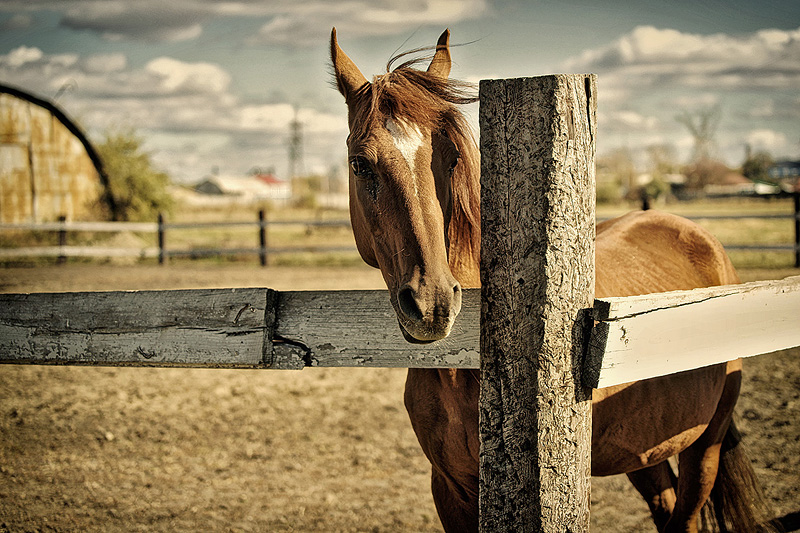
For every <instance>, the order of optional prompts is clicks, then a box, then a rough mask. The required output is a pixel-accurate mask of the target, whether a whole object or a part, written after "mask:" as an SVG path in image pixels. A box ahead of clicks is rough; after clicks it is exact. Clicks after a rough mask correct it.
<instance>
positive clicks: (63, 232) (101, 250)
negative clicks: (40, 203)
mask: <svg viewBox="0 0 800 533" xmlns="http://www.w3.org/2000/svg"><path fill="white" fill-rule="evenodd" d="M793 204H794V206H793V207H794V209H793V210H794V213H772V214H758V215H757V214H743V215H719V214H703V213H697V214H688V215H682V216H684V217H686V218H688V219H691V220H695V221H698V220H748V219H762V220H792V221H793V223H794V243H781V244H759V243H753V244H726V243H723V244H724V245H725V248H726V249H728V250H744V251H772V252H789V253H793V254H794V266H795V268H800V195H797V194H795V195H794V196H793ZM598 220H606V218H599V219H598ZM291 225H300V226H307V227H347V228H349V227H350V221H349V220H267V218H266V217H265V215H264V212H263V211H259V213H258V220H255V221H252V222H247V221H240V222H166V221H165V220H164V218H163V216H159V219H158V222H156V223H153V222H66V221H65V220H63V217H62V220H60V221H59V222H44V223H25V224H0V231H56V232H58V234H59V245H58V246H37V247H24V248H2V249H0V260H8V259H20V258H25V257H57V258H58V261H59V263H63V262H65V261H66V258H67V257H139V258H152V257H157V258H158V261H159V263H161V264H163V263H165V262H166V261H167V259H168V258H170V257H188V258H192V259H197V258H204V257H212V256H222V255H258V257H259V260H260V262H261V265H262V266H267V265H268V264H269V258H270V256H271V255H273V254H287V253H303V252H309V253H324V252H354V251H356V249H355V247H353V246H281V247H277V246H272V247H271V246H269V235H268V230H269V228H270V227H276V226H291ZM254 226H255V227H256V228H257V229H258V246H257V247H253V248H205V249H190V250H174V249H173V250H170V249H168V248H167V244H166V242H167V240H166V233H167V232H168V231H172V230H187V229H203V228H209V229H210V228H231V227H254ZM71 231H85V232H122V231H131V232H140V233H157V235H158V245H157V246H156V247H149V248H110V247H103V246H69V245H67V244H66V243H67V233H68V232H71Z"/></svg>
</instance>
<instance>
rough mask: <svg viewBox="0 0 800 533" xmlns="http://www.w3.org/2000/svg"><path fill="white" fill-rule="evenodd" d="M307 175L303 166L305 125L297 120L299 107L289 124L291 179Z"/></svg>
mask: <svg viewBox="0 0 800 533" xmlns="http://www.w3.org/2000/svg"><path fill="white" fill-rule="evenodd" d="M302 174H305V168H304V164H303V124H302V123H301V122H300V120H299V119H298V118H297V107H295V108H294V119H292V121H291V122H290V123H289V179H294V178H296V177H298V176H300V175H302Z"/></svg>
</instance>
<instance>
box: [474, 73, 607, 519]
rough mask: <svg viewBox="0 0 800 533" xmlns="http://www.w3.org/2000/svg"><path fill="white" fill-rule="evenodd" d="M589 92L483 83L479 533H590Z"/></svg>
mask: <svg viewBox="0 0 800 533" xmlns="http://www.w3.org/2000/svg"><path fill="white" fill-rule="evenodd" d="M595 83H596V82H595V77H594V76H593V75H588V76H584V75H573V74H570V75H556V76H544V77H539V78H524V79H510V80H484V81H481V84H480V132H481V136H480V137H481V138H480V146H481V206H482V208H481V211H482V223H481V228H482V232H483V233H482V235H483V237H482V239H483V240H482V245H481V282H482V289H481V298H482V304H481V342H480V346H481V375H482V379H481V404H480V438H481V451H480V496H479V501H480V528H481V531H485V532H488V531H492V532H500V531H513V532H524V531H547V532H563V531H573V532H580V531H583V532H588V530H589V491H590V469H591V401H590V400H591V389H588V388H585V387H584V386H583V384H582V383H581V375H580V370H581V361H582V358H583V353H582V348H581V347H582V346H583V344H584V341H583V339H584V336H585V335H586V334H587V333H588V332H587V327H586V326H587V325H588V320H587V315H588V314H587V313H586V310H587V309H588V308H590V307H591V306H592V301H593V292H594V223H595V221H594V217H595V211H594V202H595V196H594V154H595V144H594V138H595V132H596V127H595V114H596V89H595V87H596V85H595Z"/></svg>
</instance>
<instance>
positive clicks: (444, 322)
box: [392, 275, 461, 344]
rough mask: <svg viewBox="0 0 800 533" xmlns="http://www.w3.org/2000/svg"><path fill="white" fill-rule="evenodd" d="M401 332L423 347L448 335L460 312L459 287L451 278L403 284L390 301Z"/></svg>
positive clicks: (419, 280)
mask: <svg viewBox="0 0 800 533" xmlns="http://www.w3.org/2000/svg"><path fill="white" fill-rule="evenodd" d="M392 303H393V304H394V308H395V312H396V313H397V321H398V322H399V324H400V330H401V331H402V332H403V336H404V337H405V339H406V340H407V341H408V342H412V343H416V344H424V343H429V342H433V341H438V340H441V339H444V338H445V337H447V336H448V335H449V334H450V331H451V330H452V328H453V324H454V323H455V320H456V317H457V316H458V313H459V312H460V311H461V285H460V284H459V283H458V282H457V281H456V280H455V279H454V278H453V277H452V276H449V275H448V276H443V277H442V278H441V279H440V280H439V282H438V283H429V282H427V280H425V279H424V278H421V279H418V280H414V281H411V282H408V283H406V284H404V285H403V286H402V287H401V288H400V289H399V290H398V291H397V293H396V295H395V297H394V298H393V302H392Z"/></svg>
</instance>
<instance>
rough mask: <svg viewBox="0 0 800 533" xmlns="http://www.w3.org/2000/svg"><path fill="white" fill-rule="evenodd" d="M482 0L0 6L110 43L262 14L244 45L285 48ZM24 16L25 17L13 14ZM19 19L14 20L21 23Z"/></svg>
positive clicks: (471, 15) (436, 15) (442, 16)
mask: <svg viewBox="0 0 800 533" xmlns="http://www.w3.org/2000/svg"><path fill="white" fill-rule="evenodd" d="M487 2H488V0H410V1H407V2H396V1H395V0H347V1H342V0H305V1H296V0H270V1H255V0H191V1H181V2H165V1H164V0H136V1H129V0H103V1H100V2H98V1H96V0H24V1H22V0H7V1H6V2H4V3H3V4H0V11H11V12H16V13H22V12H35V11H44V10H48V11H55V12H59V13H61V14H62V18H61V22H60V24H61V26H62V27H65V28H69V29H72V30H76V31H89V32H93V33H96V34H98V35H100V36H102V37H103V38H105V39H107V40H111V41H121V40H135V41H147V42H178V41H188V40H192V39H196V38H197V37H199V36H200V35H202V33H203V31H204V28H205V25H206V24H207V23H208V22H209V21H210V20H212V19H213V18H217V17H248V18H261V19H264V21H265V22H264V24H263V25H262V27H261V29H260V31H258V32H257V34H256V35H254V36H252V37H251V38H250V43H251V44H263V43H267V44H280V45H284V46H288V47H297V46H307V45H316V44H319V43H320V42H324V40H325V37H326V36H327V33H328V32H329V31H330V28H331V26H332V25H336V26H338V27H340V28H341V29H343V30H345V31H347V33H348V34H349V35H350V36H353V37H359V36H367V35H372V36H374V35H390V34H397V33H401V32H406V31H408V30H413V29H416V28H418V27H419V26H426V25H436V26H445V25H449V24H454V23H456V22H459V21H462V20H474V19H476V18H478V17H480V16H482V15H484V14H485V13H486V11H487V10H488V7H487ZM17 16H18V17H27V16H28V15H25V14H22V15H17ZM22 22H23V19H22V18H19V19H18V20H17V23H22Z"/></svg>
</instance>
